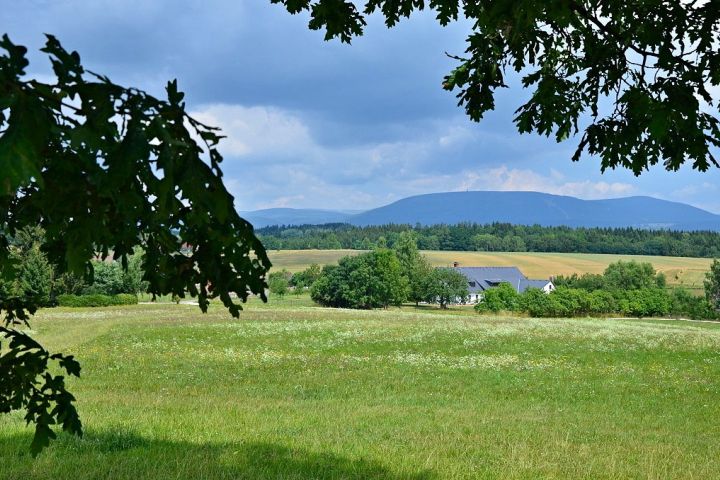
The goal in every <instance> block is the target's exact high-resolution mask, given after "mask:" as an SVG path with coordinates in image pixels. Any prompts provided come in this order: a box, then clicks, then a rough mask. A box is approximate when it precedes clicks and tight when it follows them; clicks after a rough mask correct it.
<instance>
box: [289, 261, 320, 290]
mask: <svg viewBox="0 0 720 480" xmlns="http://www.w3.org/2000/svg"><path fill="white" fill-rule="evenodd" d="M321 273H322V268H320V265H318V264H317V263H313V264H312V265H310V266H309V267H308V268H306V269H305V270H303V271H301V272H297V273H295V274H293V276H292V278H291V279H290V285H292V286H293V287H296V288H297V287H300V289H303V288H305V287H312V284H313V283H315V282H316V281H317V279H318V278H320V275H321Z"/></svg>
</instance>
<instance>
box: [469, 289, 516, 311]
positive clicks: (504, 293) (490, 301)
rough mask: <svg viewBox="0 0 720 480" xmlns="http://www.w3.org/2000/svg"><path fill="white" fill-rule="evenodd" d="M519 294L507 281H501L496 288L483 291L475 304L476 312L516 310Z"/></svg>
mask: <svg viewBox="0 0 720 480" xmlns="http://www.w3.org/2000/svg"><path fill="white" fill-rule="evenodd" d="M519 303H520V295H519V294H518V293H517V291H516V290H515V288H513V286H512V285H510V284H509V283H501V284H500V285H498V287H497V288H492V289H490V290H488V291H486V292H484V293H483V296H482V299H481V300H480V301H479V302H478V304H477V305H475V310H477V311H478V312H493V313H498V312H500V311H507V312H513V311H516V310H518V308H519Z"/></svg>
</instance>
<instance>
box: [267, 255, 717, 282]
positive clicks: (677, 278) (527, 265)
mask: <svg viewBox="0 0 720 480" xmlns="http://www.w3.org/2000/svg"><path fill="white" fill-rule="evenodd" d="M358 253H360V252H359V251H358V250H273V251H271V252H269V255H270V259H271V260H272V262H273V266H274V268H287V269H288V270H290V271H291V272H296V271H299V270H303V269H305V268H307V267H308V266H309V265H310V264H312V263H317V264H320V265H326V264H331V263H336V262H337V261H338V259H339V258H340V257H342V256H345V255H357V254H358ZM423 254H424V255H425V256H427V257H428V259H429V260H430V262H431V263H432V264H433V265H435V266H438V267H439V266H450V265H452V263H453V262H460V264H461V265H463V266H466V267H470V266H488V267H495V266H498V267H501V266H516V267H518V268H519V269H520V270H522V272H523V273H524V274H525V275H527V276H528V277H530V278H548V277H549V276H551V275H569V274H573V273H602V272H603V270H605V268H606V267H607V266H608V265H609V264H610V263H612V262H616V261H618V260H624V261H629V260H637V261H640V262H650V263H652V264H653V266H654V267H655V269H656V270H658V271H660V272H664V273H665V274H666V275H667V280H668V284H669V285H672V286H684V287H686V288H688V289H692V290H697V289H701V288H702V285H703V279H704V275H705V272H706V271H707V270H708V269H709V267H710V263H712V260H710V259H707V258H688V257H652V256H642V255H604V254H586V253H516V252H510V253H508V252H504V253H503V252H440V251H426V252H423Z"/></svg>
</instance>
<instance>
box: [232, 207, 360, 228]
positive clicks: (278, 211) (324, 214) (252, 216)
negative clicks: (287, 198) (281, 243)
mask: <svg viewBox="0 0 720 480" xmlns="http://www.w3.org/2000/svg"><path fill="white" fill-rule="evenodd" d="M239 213H240V216H241V217H243V218H244V219H245V220H247V221H248V222H250V223H252V224H253V226H254V227H255V228H263V227H267V226H270V225H321V224H324V223H344V222H347V221H348V220H349V219H350V216H351V215H350V214H348V213H344V212H336V211H332V210H319V209H311V208H267V209H264V210H254V211H251V212H239Z"/></svg>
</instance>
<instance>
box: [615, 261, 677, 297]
mask: <svg viewBox="0 0 720 480" xmlns="http://www.w3.org/2000/svg"><path fill="white" fill-rule="evenodd" d="M603 276H604V285H605V287H607V288H610V289H617V290H638V289H641V288H653V287H664V286H665V276H664V275H662V276H658V275H656V273H655V268H653V266H652V264H650V263H647V262H636V261H635V260H631V261H629V262H623V261H622V260H620V261H618V262H615V263H611V264H610V265H608V267H607V268H606V269H605V273H604V274H603Z"/></svg>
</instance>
